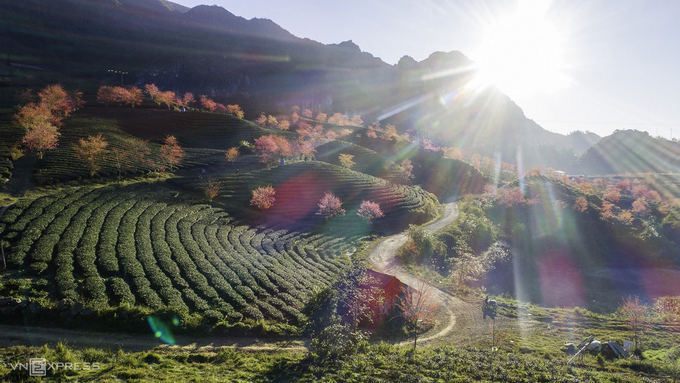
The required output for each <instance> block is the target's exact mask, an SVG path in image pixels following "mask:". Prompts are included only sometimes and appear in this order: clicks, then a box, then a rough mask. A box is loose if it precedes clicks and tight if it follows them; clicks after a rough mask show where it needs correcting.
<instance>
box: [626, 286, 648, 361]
mask: <svg viewBox="0 0 680 383" xmlns="http://www.w3.org/2000/svg"><path fill="white" fill-rule="evenodd" d="M619 310H620V311H621V313H622V314H623V315H624V317H625V318H626V319H627V320H628V326H629V327H630V330H631V331H632V332H633V342H634V346H635V347H636V348H637V347H638V346H639V345H640V333H641V332H642V330H644V329H645V328H647V327H649V325H648V322H647V310H648V307H647V306H646V305H645V304H643V303H642V301H640V298H639V297H638V296H637V295H636V296H635V297H631V296H630V295H629V296H628V298H624V299H623V300H622V301H621V303H620V304H619Z"/></svg>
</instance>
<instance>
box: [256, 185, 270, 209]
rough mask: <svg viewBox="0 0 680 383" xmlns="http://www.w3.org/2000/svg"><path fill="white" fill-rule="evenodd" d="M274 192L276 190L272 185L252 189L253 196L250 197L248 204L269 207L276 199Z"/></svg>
mask: <svg viewBox="0 0 680 383" xmlns="http://www.w3.org/2000/svg"><path fill="white" fill-rule="evenodd" d="M274 194H276V190H275V189H274V188H273V187H272V185H268V186H264V187H262V186H261V187H258V188H257V189H255V190H253V198H251V199H250V204H251V205H253V206H256V207H258V208H260V209H263V210H266V209H269V208H270V207H272V205H274V201H276V199H275V198H274Z"/></svg>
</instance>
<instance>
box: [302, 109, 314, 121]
mask: <svg viewBox="0 0 680 383" xmlns="http://www.w3.org/2000/svg"><path fill="white" fill-rule="evenodd" d="M302 117H304V118H309V119H311V118H312V117H314V112H312V110H311V109H305V110H303V111H302Z"/></svg>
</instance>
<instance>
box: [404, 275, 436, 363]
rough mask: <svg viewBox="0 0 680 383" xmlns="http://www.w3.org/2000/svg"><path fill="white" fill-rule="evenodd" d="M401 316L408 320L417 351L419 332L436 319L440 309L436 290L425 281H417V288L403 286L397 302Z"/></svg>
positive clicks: (414, 347)
mask: <svg viewBox="0 0 680 383" xmlns="http://www.w3.org/2000/svg"><path fill="white" fill-rule="evenodd" d="M397 307H399V309H400V310H401V316H402V318H404V320H405V321H406V325H407V326H408V328H409V331H411V333H412V334H413V352H415V351H416V346H417V342H418V332H419V331H420V329H421V328H423V327H425V326H427V325H429V324H430V323H432V321H433V320H434V315H435V313H436V312H437V309H439V303H437V302H436V301H435V296H434V290H433V289H432V287H430V285H428V284H427V283H425V282H423V281H418V283H416V288H415V289H414V288H412V287H408V286H407V287H405V288H402V297H401V299H400V300H399V301H398V302H397Z"/></svg>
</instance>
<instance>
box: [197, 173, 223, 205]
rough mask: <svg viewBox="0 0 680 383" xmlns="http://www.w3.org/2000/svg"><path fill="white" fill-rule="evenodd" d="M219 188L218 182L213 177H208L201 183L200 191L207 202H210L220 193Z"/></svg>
mask: <svg viewBox="0 0 680 383" xmlns="http://www.w3.org/2000/svg"><path fill="white" fill-rule="evenodd" d="M220 186H221V185H220V183H219V181H217V180H216V179H215V178H213V177H208V178H206V179H205V180H204V181H203V182H202V184H201V189H203V195H204V196H205V198H206V199H207V200H208V202H212V200H213V198H215V197H217V195H218V194H219V193H220Z"/></svg>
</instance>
